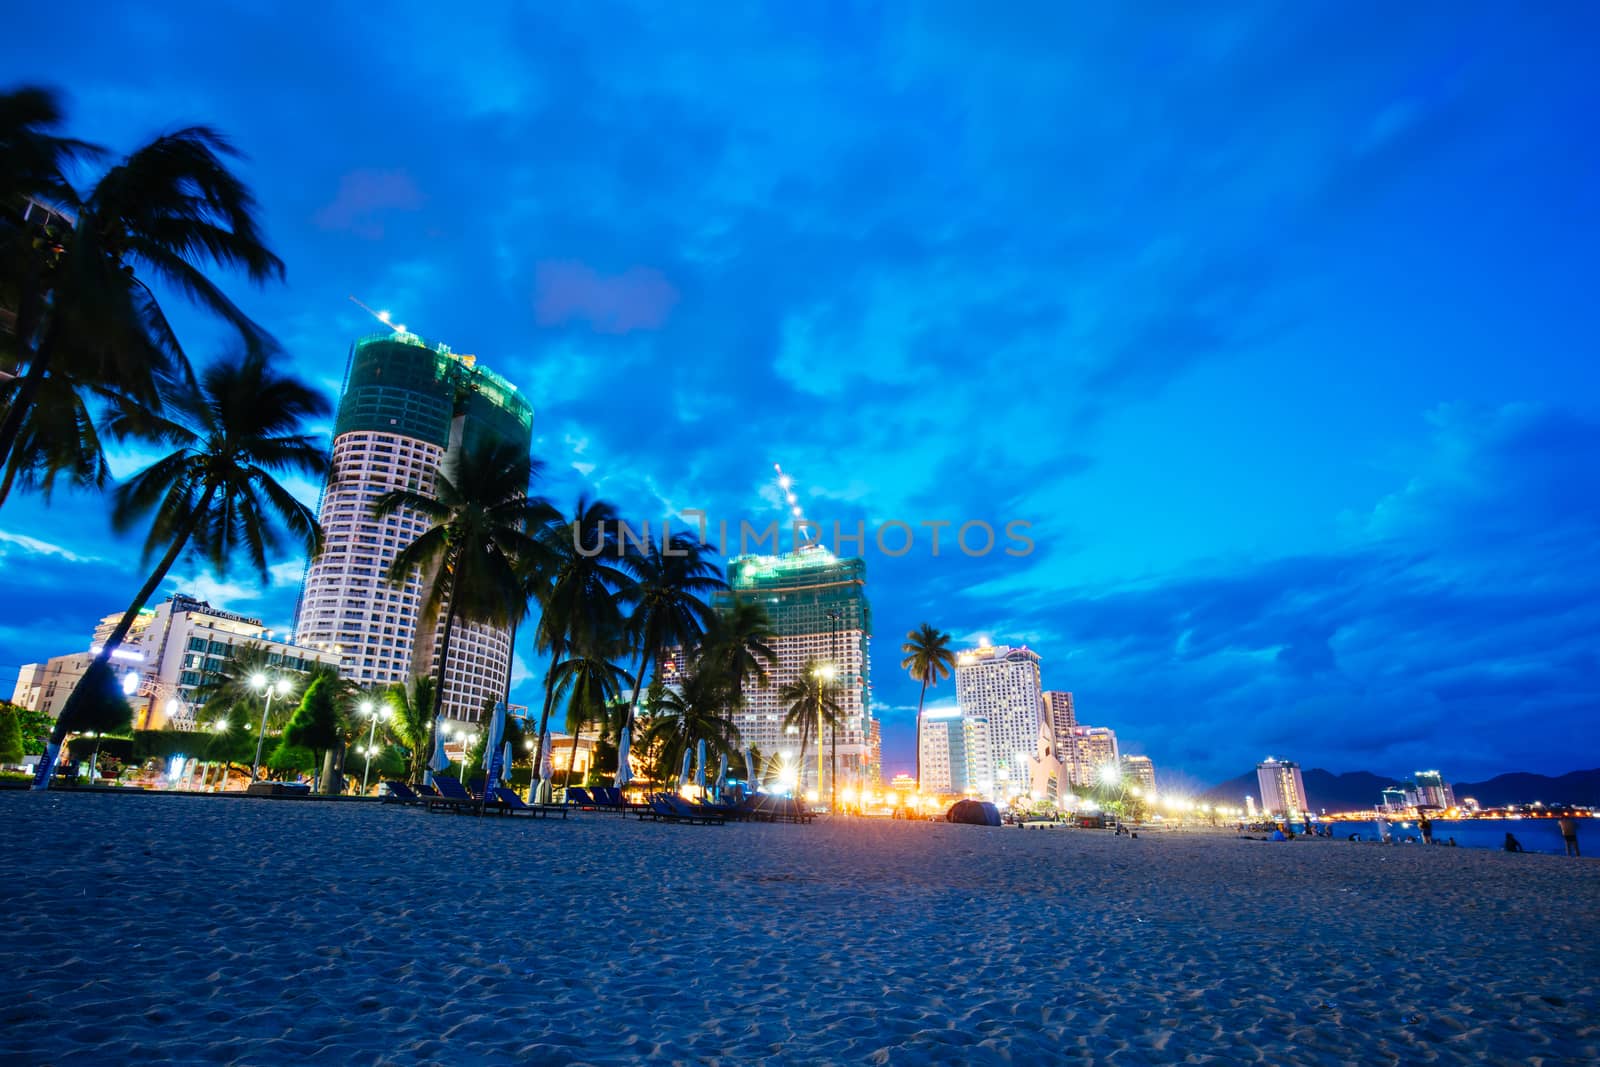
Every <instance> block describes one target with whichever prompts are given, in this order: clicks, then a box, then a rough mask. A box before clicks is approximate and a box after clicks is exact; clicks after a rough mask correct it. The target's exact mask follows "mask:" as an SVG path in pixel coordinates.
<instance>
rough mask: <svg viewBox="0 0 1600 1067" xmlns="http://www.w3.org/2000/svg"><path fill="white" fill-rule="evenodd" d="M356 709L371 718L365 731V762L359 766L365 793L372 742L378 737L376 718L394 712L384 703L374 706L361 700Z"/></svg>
mask: <svg viewBox="0 0 1600 1067" xmlns="http://www.w3.org/2000/svg"><path fill="white" fill-rule="evenodd" d="M357 710H359V711H360V712H361V714H363V715H365V716H367V717H368V718H370V719H371V720H372V728H371V729H370V730H368V731H367V762H366V764H365V765H364V766H363V767H362V768H361V795H362V796H366V795H367V775H369V774H371V773H372V753H373V752H375V751H376V748H375V747H374V742H376V740H377V738H378V720H379V719H388V717H389V716H390V715H392V714H393V713H394V712H393V710H392V709H391V708H390V707H389V706H388V705H387V704H385V705H384V706H383V707H381V708H380V707H374V706H373V704H372V701H370V700H363V701H362V702H361V703H360V704H359V705H358V706H357Z"/></svg>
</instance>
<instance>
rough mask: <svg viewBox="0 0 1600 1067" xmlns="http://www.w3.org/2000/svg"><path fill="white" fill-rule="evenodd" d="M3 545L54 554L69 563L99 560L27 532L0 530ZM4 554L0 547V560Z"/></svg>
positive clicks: (43, 553)
mask: <svg viewBox="0 0 1600 1067" xmlns="http://www.w3.org/2000/svg"><path fill="white" fill-rule="evenodd" d="M4 545H12V546H15V547H16V548H20V549H21V550H22V551H24V552H27V553H30V554H32V555H38V556H56V557H59V558H61V559H64V560H67V561H68V562H71V563H98V562H101V561H100V560H99V559H98V558H97V557H95V556H85V555H80V554H78V553H77V552H74V551H72V550H71V549H69V548H63V547H62V546H60V545H56V544H51V543H50V542H49V541H41V540H40V539H39V538H37V537H29V536H28V535H27V534H16V533H11V532H9V531H7V530H0V546H4ZM6 555H7V552H6V551H5V549H4V548H3V547H0V560H3V559H5V557H6Z"/></svg>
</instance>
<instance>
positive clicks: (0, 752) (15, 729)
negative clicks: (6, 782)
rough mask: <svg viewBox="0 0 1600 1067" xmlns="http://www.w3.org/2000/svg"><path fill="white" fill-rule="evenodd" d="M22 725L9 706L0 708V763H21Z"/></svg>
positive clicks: (22, 754) (22, 753)
mask: <svg viewBox="0 0 1600 1067" xmlns="http://www.w3.org/2000/svg"><path fill="white" fill-rule="evenodd" d="M24 755H26V753H24V752H23V751H22V725H21V724H20V723H18V722H17V717H16V715H14V714H12V712H11V709H10V708H3V709H0V763H21V762H22V757H23V756H24Z"/></svg>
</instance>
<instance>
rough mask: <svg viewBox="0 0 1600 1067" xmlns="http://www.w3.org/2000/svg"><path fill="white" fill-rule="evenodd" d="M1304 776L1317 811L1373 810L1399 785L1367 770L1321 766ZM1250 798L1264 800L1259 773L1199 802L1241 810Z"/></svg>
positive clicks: (1236, 780)
mask: <svg viewBox="0 0 1600 1067" xmlns="http://www.w3.org/2000/svg"><path fill="white" fill-rule="evenodd" d="M1301 777H1302V778H1304V779H1305V783H1306V802H1307V803H1308V804H1309V805H1310V806H1311V807H1312V809H1313V810H1316V811H1322V810H1323V809H1327V810H1328V811H1349V810H1350V809H1352V808H1370V807H1373V806H1374V805H1376V804H1377V803H1379V802H1380V801H1381V800H1382V799H1383V791H1384V790H1385V789H1387V788H1389V787H1390V786H1392V785H1398V784H1399V783H1398V782H1397V781H1396V780H1395V779H1393V778H1383V777H1380V776H1379V775H1376V774H1370V773H1368V772H1367V771H1346V772H1345V773H1344V774H1334V773H1333V772H1332V771H1325V770H1322V769H1321V768H1320V767H1314V768H1312V769H1311V770H1309V771H1304V772H1302V774H1301ZM1247 796H1252V797H1255V798H1256V802H1257V803H1260V801H1261V787H1260V786H1259V785H1257V784H1256V772H1255V771H1250V772H1248V773H1246V774H1241V775H1240V776H1239V777H1237V778H1230V779H1229V780H1228V781H1226V782H1223V783H1222V784H1221V785H1217V786H1213V787H1212V788H1210V789H1208V790H1206V791H1205V792H1204V793H1202V794H1201V795H1200V798H1199V799H1200V800H1201V801H1202V802H1204V803H1207V804H1225V805H1227V806H1229V807H1238V806H1240V805H1242V804H1243V803H1244V798H1245V797H1247Z"/></svg>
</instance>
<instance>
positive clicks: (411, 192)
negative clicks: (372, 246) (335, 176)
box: [316, 170, 424, 240]
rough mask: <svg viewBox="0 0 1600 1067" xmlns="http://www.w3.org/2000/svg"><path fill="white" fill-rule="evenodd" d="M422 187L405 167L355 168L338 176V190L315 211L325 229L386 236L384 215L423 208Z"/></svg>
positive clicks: (371, 236) (358, 234) (369, 236)
mask: <svg viewBox="0 0 1600 1067" xmlns="http://www.w3.org/2000/svg"><path fill="white" fill-rule="evenodd" d="M423 200H424V197H423V195H422V190H420V189H418V188H417V183H416V182H415V181H413V180H412V178H411V175H410V174H408V173H406V172H405V171H404V170H353V171H350V172H349V173H347V174H344V175H342V176H341V177H340V178H339V192H338V194H337V195H336V196H335V197H334V198H333V200H332V201H331V202H329V203H328V204H327V205H325V206H324V207H323V208H322V209H321V210H319V211H318V212H317V214H316V223H317V225H318V226H320V227H322V228H323V229H324V230H348V231H350V232H351V233H354V234H355V235H356V236H358V237H364V238H366V239H368V240H377V239H378V238H380V237H382V236H383V232H384V222H383V220H384V216H385V215H386V214H388V213H389V212H394V211H416V210H418V209H419V208H421V207H422V204H423Z"/></svg>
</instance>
